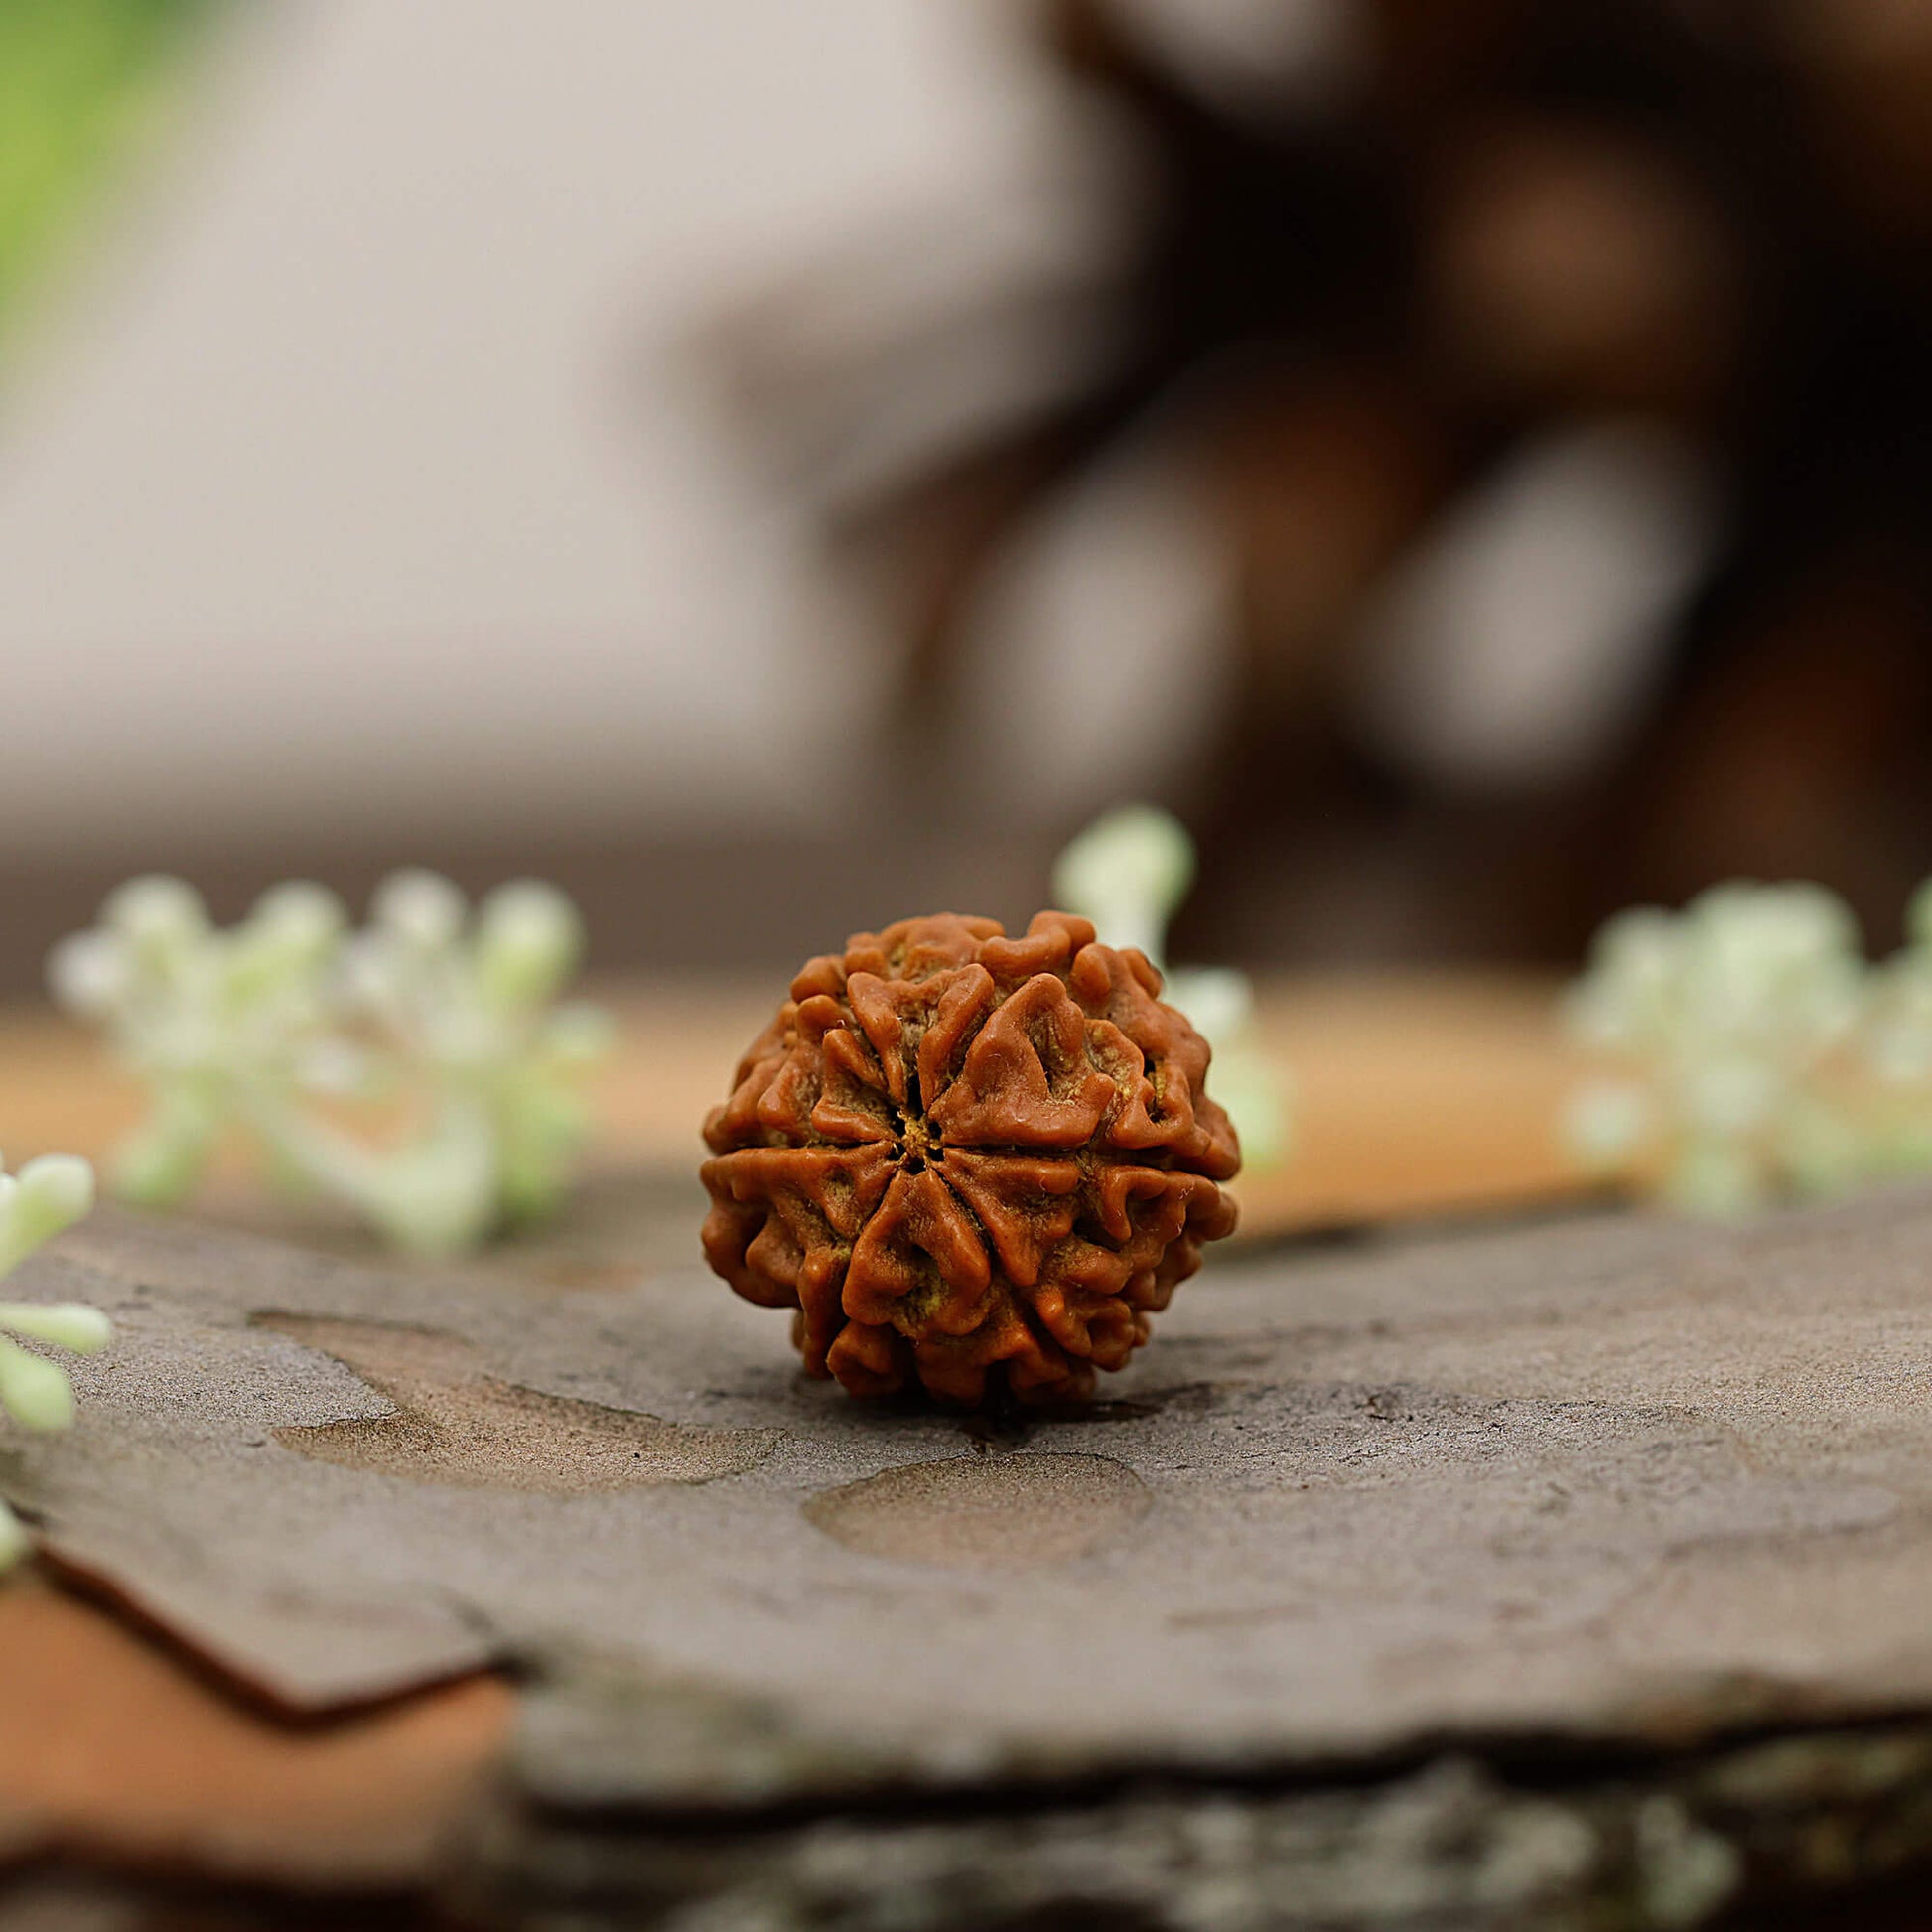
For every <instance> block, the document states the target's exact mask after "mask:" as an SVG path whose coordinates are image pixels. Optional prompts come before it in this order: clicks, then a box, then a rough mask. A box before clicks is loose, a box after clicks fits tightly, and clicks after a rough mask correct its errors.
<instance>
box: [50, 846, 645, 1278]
mask: <svg viewBox="0 0 1932 1932" xmlns="http://www.w3.org/2000/svg"><path fill="white" fill-rule="evenodd" d="M101 919H102V922H101V925H100V926H99V927H98V928H97V929H96V930H95V931H93V932H88V933H81V934H78V935H76V936H75V937H74V938H72V939H69V940H67V941H65V942H63V944H62V945H61V946H60V947H58V948H57V949H56V951H55V953H54V955H53V957H52V958H51V959H50V961H49V977H50V980H51V982H52V984H53V987H54V990H55V993H56V994H57V996H58V997H60V998H61V999H62V1000H63V1002H64V1003H65V1004H67V1005H68V1006H69V1007H70V1008H71V1009H72V1010H74V1011H75V1012H78V1013H81V1014H83V1015H85V1016H86V1017H87V1018H89V1019H92V1020H94V1021H95V1022H97V1023H98V1024H100V1025H101V1026H102V1027H103V1028H104V1029H105V1030H106V1032H107V1033H108V1035H109V1037H110V1038H111V1040H112V1042H113V1044H114V1046H115V1048H116V1050H117V1051H118V1053H119V1054H120V1056H121V1058H122V1059H123V1060H124V1061H125V1062H126V1063H127V1065H128V1066H129V1067H130V1068H131V1069H132V1070H133V1071H135V1072H136V1073H137V1074H139V1075H140V1077H141V1078H142V1079H143V1080H144V1081H145V1082H146V1083H147V1086H148V1089H149V1096H150V1105H149V1111H148V1116H147V1118H146V1120H145V1121H144V1122H143V1124H142V1126H141V1127H140V1129H139V1130H138V1131H137V1132H136V1134H135V1135H134V1136H133V1138H132V1139H131V1140H130V1141H129V1142H128V1144H127V1145H126V1146H125V1147H124V1148H123V1149H122V1150H121V1152H120V1154H119V1156H118V1158H117V1160H116V1162H115V1167H114V1178H115V1183H116V1185H117V1186H118V1187H119V1188H120V1189H121V1190H122V1191H123V1192H125V1193H128V1194H129V1195H131V1196H132V1197H133V1198H135V1199H138V1200H141V1201H143V1202H146V1203H148V1204H150V1205H155V1206H165V1205H168V1204H171V1203H174V1202H177V1201H180V1200H181V1199H183V1198H184V1197H185V1196H186V1195H187V1194H189V1193H190V1192H191V1191H192V1190H193V1189H194V1187H195V1186H196V1184H197V1183H198V1181H199V1180H200V1178H201V1175H202V1173H203V1171H204V1169H205V1168H206V1166H207V1162H208V1160H209V1158H210V1157H211V1155H212V1154H213V1152H214V1149H215V1147H216V1146H217V1145H218V1143H219V1142H220V1140H221V1139H222V1137H223V1135H224V1134H227V1133H228V1132H230V1131H238V1132H240V1133H242V1134H244V1135H247V1136H251V1137H252V1138H254V1139H255V1140H256V1141H258V1142H259V1143H260V1144H261V1145H262V1146H263V1148H264V1149H265V1151H266V1152H267V1154H268V1155H269V1156H270V1158H271V1161H272V1163H273V1164H274V1166H275V1168H276V1170H277V1172H278V1173H281V1174H283V1175H285V1176H290V1177H294V1178H297V1179H299V1180H301V1181H302V1182H304V1183H306V1184H308V1185H310V1186H313V1187H316V1188H318V1189H321V1190H322V1191H325V1192H330V1193H334V1194H336V1195H338V1196H339V1197H341V1198H343V1199H345V1200H346V1201H347V1202H348V1203H349V1204H350V1205H351V1206H352V1207H353V1208H354V1209H355V1210H356V1211H357V1212H358V1213H360V1214H361V1215H362V1216H363V1217H364V1218H365V1219H366V1220H367V1221H369V1222H370V1224H371V1225H373V1226H374V1227H376V1228H377V1229H378V1230H380V1231H381V1232H382V1233H383V1234H384V1235H385V1236H386V1237H388V1238H390V1239H392V1240H395V1241H397V1242H398V1243H400V1244H402V1245H405V1246H409V1247H413V1248H439V1249H445V1250H447V1249H450V1248H455V1247H462V1246H468V1245H470V1244H471V1243H473V1242H475V1241H477V1240H480V1239H482V1238H483V1236H484V1235H485V1234H487V1233H488V1232H489V1231H490V1229H491V1228H492V1227H493V1226H495V1225H496V1224H497V1223H499V1222H501V1221H503V1220H505V1219H509V1218H515V1217H517V1216H519V1215H521V1214H524V1213H527V1212H534V1211H538V1210H540V1209H542V1208H545V1207H548V1206H550V1205H553V1204H554V1203H555V1201H556V1200H557V1198H558V1197H559V1196H560V1194H561V1192H562V1187H563V1179H564V1175H565V1173H566V1171H567V1168H568V1165H569V1163H570V1161H571V1159H572V1158H573V1155H574V1153H575V1150H576V1148H577V1146H578V1144H579V1143H580V1141H581V1139H582V1126H583V1120H582V1112H581V1109H579V1108H578V1107H577V1106H576V1104H575V1100H574V1096H573V1095H572V1094H571V1093H570V1092H569V1091H568V1087H569V1083H570V1081H571V1080H572V1079H573V1078H574V1077H575V1075H576V1073H577V1072H578V1071H579V1070H580V1069H581V1068H582V1066H583V1065H584V1064H586V1063H587V1062H588V1060H589V1059H590V1058H591V1057H593V1056H594V1053H595V1051H596V1050H597V1049H598V1047H599V1045H600V1036H599V1035H598V1030H597V1029H596V1028H595V1027H594V1026H593V1025H592V1023H591V1022H590V1021H589V1019H588V1018H587V1017H586V1015H585V1014H584V1012H583V1011H581V1010H576V1011H574V1010H572V1009H568V1008H553V1007H552V1001H553V1000H554V998H555V996H556V994H557V992H558V991H559V990H560V989H561V987H562V985H563V983H564V982H565V980H567V979H568V978H569V977H570V975H571V973H572V972H573V971H574V970H575V968H576V965H577V961H578V958H579V956H580V954H581V952H582V949H583V925H582V921H581V920H580V919H579V917H578V915H577V910H576V908H575V906H573V905H572V904H571V902H570V901H569V899H568V898H566V897H564V896H563V895H562V894H561V893H559V892H557V891H556V890H555V889H554V888H552V887H549V886H545V885H542V884H541V883H539V882H536V881H523V882H519V883H517V884H515V885H512V886H506V887H503V888H501V889H500V890H499V891H497V892H496V893H493V894H492V895H491V896H490V897H488V898H487V899H486V900H485V901H484V903H483V907H482V909H481V911H480V913H479V915H478V917H477V918H476V920H475V921H474V922H473V921H472V919H471V916H470V909H469V905H468V903H467V902H466V900H465V899H464V897H463V895H462V894H461V893H460V892H459V891H458V890H457V888H456V887H455V886H453V885H452V884H451V883H450V882H449V881H448V880H447V879H443V878H440V877H439V876H438V875H436V874H435V873H430V872H423V871H412V872H401V873H397V874H395V875H393V876H392V877H391V878H389V879H387V880H385V881H384V882H383V883H382V885H381V886H380V887H379V888H378V889H377V891H376V893H375V896H374V898H373V900H372V902H371V918H370V923H369V925H368V927H367V928H366V929H365V930H364V931H361V932H355V933H351V932H350V931H349V929H348V919H347V915H346V913H345V910H344V908H343V905H342V903H341V901H340V900H339V899H338V898H337V897H335V895H334V894H333V893H330V892H328V891H327V890H325V889H324V888H323V887H320V886H316V885H312V884H309V883H307V882H305V881H293V882H290V883H288V884H285V885H280V886H276V887H273V888H271V889H270V890H269V891H268V892H266V893H264V894H263V895H262V896H261V897H260V898H259V899H258V900H257V901H256V902H255V904H254V906H253V908H252V909H251V910H250V912H249V914H248V916H247V917H246V918H245V919H243V920H242V921H241V922H240V923H239V924H238V925H235V926H232V927H229V928H227V929H225V930H221V929H217V928H215V927H213V926H211V925H210V924H209V923H208V921H207V914H206V912H205V911H204V910H203V908H202V904H201V900H200V899H199V898H198V897H196V896H195V894H194V893H193V892H192V890H190V889H189V888H188V887H186V886H183V885H182V884H181V883H180V882H179V881H177V880H166V879H144V880H136V881H134V882H132V883H131V884H130V885H128V886H125V887H123V888H121V890H120V891H119V892H117V893H116V894H114V895H113V897H111V898H110V899H109V900H108V902H107V904H106V906H105V907H104V908H103V910H102V915H101ZM603 1034H604V1035H608V1027H607V1028H605V1029H603ZM329 1096H339V1097H340V1096H347V1097H353V1098H356V1099H374V1098H381V1099H383V1100H385V1101H388V1102H391V1103H393V1104H394V1105H395V1106H396V1107H397V1108H398V1109H400V1110H401V1111H403V1112H404V1113H405V1114H406V1115H408V1116H409V1117H410V1118H412V1119H415V1120H418V1121H420V1122H421V1123H422V1125H421V1127H420V1128H419V1129H418V1130H417V1131H416V1132H415V1134H414V1137H413V1138H406V1139H404V1140H403V1141H402V1142H401V1143H400V1144H399V1145H396V1146H394V1147H393V1148H391V1147H386V1146H381V1145H375V1144H368V1145H365V1144H362V1143H360V1142H357V1141H355V1140H354V1139H353V1138H351V1137H349V1136H347V1135H346V1134H345V1132H344V1131H343V1130H342V1129H341V1128H340V1127H339V1126H338V1125H337V1124H336V1123H334V1122H332V1121H328V1120H325V1119H322V1118H318V1117H314V1116H312V1115H311V1113H310V1112H309V1111H308V1107H309V1104H310V1102H311V1101H312V1100H314V1099H317V1098H323V1097H329ZM560 1123H568V1126H569V1131H564V1129H563V1127H562V1126H560Z"/></svg>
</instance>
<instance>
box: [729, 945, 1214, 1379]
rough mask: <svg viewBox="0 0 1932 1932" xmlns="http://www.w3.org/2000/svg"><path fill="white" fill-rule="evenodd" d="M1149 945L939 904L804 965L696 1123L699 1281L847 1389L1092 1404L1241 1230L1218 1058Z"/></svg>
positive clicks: (809, 1366) (816, 1372)
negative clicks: (788, 1318)
mask: <svg viewBox="0 0 1932 1932" xmlns="http://www.w3.org/2000/svg"><path fill="white" fill-rule="evenodd" d="M1161 984H1162V982H1161V975H1160V973H1159V972H1158V971H1157V970H1156V969H1155V968H1154V967H1153V966H1152V965H1151V964H1150V963H1149V962H1148V960H1147V959H1146V958H1145V957H1144V956H1143V955H1142V954H1141V953H1139V952H1136V951H1134V950H1132V949H1127V950H1124V951H1116V950H1115V949H1114V948H1113V947H1111V946H1104V945H1101V944H1099V943H1097V942H1096V940H1095V939H1094V929H1093V926H1092V925H1091V924H1090V923H1089V922H1088V921H1087V920H1085V919H1080V918H1074V917H1072V916H1070V915H1069V914H1067V913H1064V912H1041V913H1039V914H1037V915H1036V916H1035V919H1034V920H1033V922H1032V924H1031V925H1030V926H1029V927H1028V928H1027V932H1026V935H1025V937H1023V938H1008V937H1007V935H1006V932H1005V930H1004V928H1003V927H1001V926H1000V925H999V924H998V923H996V922H995V921H994V920H992V919H973V918H960V917H957V916H955V915H954V914H951V913H942V914H939V915H937V916H935V917H931V918H919V919H903V920H900V921H899V922H898V923H897V924H896V925H892V926H888V927H887V928H886V930H885V931H884V932H881V933H870V932H866V933H859V934H857V935H855V936H854V937H853V938H852V940H851V941H850V942H849V943H848V945H847V947H846V950H845V952H844V953H843V955H836V954H828V955H825V956H824V957H821V958H818V959H813V960H811V961H809V962H808V963H807V964H806V966H805V967H804V969H803V971H801V972H800V973H799V975H798V977H797V978H796V979H795V980H793V982H792V985H791V997H790V999H789V1000H788V1001H787V1002H786V1003H785V1005H784V1006H783V1007H781V1008H780V1009H779V1011H778V1014H777V1017H776V1018H775V1019H774V1020H773V1021H772V1023H771V1025H770V1026H769V1027H767V1028H766V1029H765V1030H764V1032H763V1033H762V1034H760V1035H759V1037H758V1039H757V1040H756V1041H754V1042H753V1044H752V1046H751V1048H750V1050H749V1051H748V1052H747V1053H746V1055H745V1057H744V1059H743V1060H742V1061H741V1062H740V1064H739V1068H738V1072H737V1075H736V1078H735V1080H734V1084H733V1091H732V1094H731V1097H730V1099H729V1100H727V1101H726V1102H725V1104H724V1105H723V1106H722V1107H719V1108H717V1109H715V1110H714V1111H713V1112H712V1114H711V1116H710V1118H709V1119H708V1120H707V1121H706V1123H705V1141H706V1144H707V1145H708V1146H709V1147H710V1149H711V1150H712V1158H711V1159H710V1160H708V1161H706V1162H705V1164H704V1167H703V1170H702V1173H703V1178H704V1183H705V1187H706V1189H707V1190H708V1192H709V1193H710V1195H711V1200H712V1208H711V1213H710V1216H709V1217H708V1219H707V1220H706V1222H705V1228H704V1248H705V1254H706V1257H707V1258H708V1260H709V1261H710V1263H711V1266H712V1267H713V1268H714V1269H715V1270H716V1271H717V1272H718V1273H719V1274H720V1275H722V1276H723V1277H724V1279H725V1280H726V1281H728V1282H729V1283H730V1284H731V1285H732V1287H733V1288H734V1289H736V1290H737V1291H738V1293H739V1294H740V1295H742V1296H744V1297H745V1298H746V1299H747V1300H748V1301H751V1302H756V1303H758V1304H759V1305H760V1306H762V1307H766V1308H790V1309H795V1310H796V1311H797V1314H796V1316H795V1317H794V1322H793V1337H794V1340H795V1341H796V1343H797V1345H798V1347H799V1349H800V1351H801V1352H802V1353H803V1355H804V1358H805V1366H806V1368H807V1369H808V1370H809V1371H810V1372H811V1373H812V1374H814V1375H819V1376H828V1375H829V1376H836V1377H837V1378H838V1380H839V1381H840V1382H841V1383H843V1384H844V1386H845V1387H846V1388H847V1389H848V1390H849V1391H850V1392H851V1393H852V1394H854V1395H861V1396H881V1395H890V1394H893V1393H896V1392H897V1391H899V1390H903V1389H907V1388H912V1387H923V1388H924V1389H925V1390H926V1391H927V1392H928V1393H930V1394H931V1395H933V1396H936V1397H938V1398H939V1399H941V1400H943V1401H948V1402H958V1403H968V1404H971V1403H978V1402H982V1401H985V1400H987V1399H988V1398H989V1397H996V1396H999V1395H1001V1394H1008V1395H1011V1396H1012V1397H1014V1398H1016V1399H1018V1400H1020V1401H1023V1402H1041V1401H1053V1400H1059V1399H1063V1398H1065V1397H1068V1396H1077V1395H1084V1394H1086V1393H1087V1392H1088V1391H1089V1390H1091V1388H1092V1387H1093V1382H1094V1374H1095V1371H1096V1370H1097V1369H1103V1368H1105V1369H1117V1368H1120V1367H1123V1366H1124V1365H1125V1363H1126V1362H1127V1359H1128V1357H1129V1356H1130V1355H1131V1354H1132V1353H1133V1351H1134V1350H1135V1349H1136V1348H1137V1347H1139V1346H1140V1344H1141V1343H1142V1342H1144V1341H1145V1340H1146V1339H1147V1337H1148V1329H1149V1317H1150V1315H1151V1314H1152V1313H1153V1312H1154V1311H1156V1310H1159V1309H1163V1308H1165V1307H1166V1306H1167V1304H1168V1300H1169V1298H1170V1297H1171V1296H1172V1295H1173V1290H1174V1287H1175V1285H1176V1284H1177V1283H1179V1282H1182V1281H1184V1280H1186V1278H1187V1277H1188V1276H1189V1275H1191V1274H1192V1273H1193V1272H1194V1271H1195V1269H1197V1268H1198V1267H1199V1266H1200V1250H1201V1244H1202V1243H1203V1242H1204V1241H1212V1240H1218V1239H1219V1238H1220V1237H1222V1236H1223V1235H1227V1234H1230V1233H1232V1232H1233V1230H1234V1225H1235V1205H1234V1202H1233V1201H1232V1200H1231V1199H1230V1198H1229V1197H1228V1195H1227V1194H1225V1193H1224V1192H1223V1191H1222V1189H1221V1186H1220V1183H1221V1182H1222V1181H1225V1180H1227V1179H1229V1178H1230V1177H1231V1176H1232V1175H1233V1174H1234V1173H1235V1172H1236V1171H1237V1170H1238V1169H1239V1167H1240V1165H1241V1152H1240V1147H1239V1144H1238V1142H1237V1140H1236V1138H1235V1133H1234V1129H1233V1128H1232V1127H1231V1126H1230V1125H1229V1123H1228V1118H1227V1116H1226V1115H1225V1114H1224V1113H1223V1112H1222V1111H1221V1109H1220V1108H1219V1107H1217V1106H1216V1105H1215V1104H1214V1102H1213V1101H1212V1100H1211V1099H1209V1098H1208V1096H1207V1093H1206V1090H1205V1084H1204V1083H1205V1079H1206V1074H1207V1066H1208V1057H1209V1055H1208V1047H1207V1043H1206V1041H1205V1040H1203V1039H1202V1038H1201V1036H1200V1035H1198V1034H1197V1033H1196V1032H1195V1031H1194V1029H1193V1028H1192V1027H1191V1026H1189V1025H1188V1023H1187V1020H1186V1018H1185V1016H1184V1015H1182V1014H1181V1013H1179V1012H1178V1011H1176V1010H1175V1009H1174V1008H1173V1007H1171V1006H1167V1005H1165V1004H1164V1003H1163V1002H1162V1000H1161V998H1160V993H1161Z"/></svg>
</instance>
